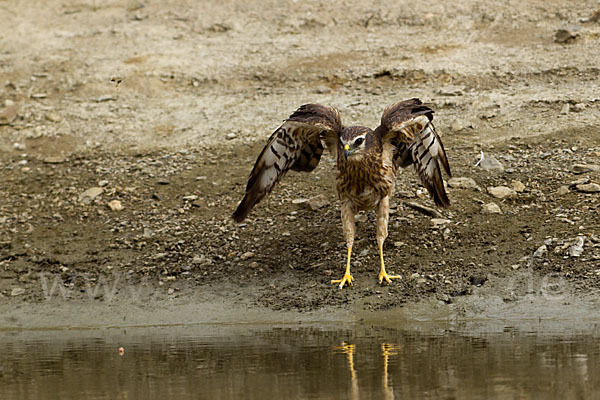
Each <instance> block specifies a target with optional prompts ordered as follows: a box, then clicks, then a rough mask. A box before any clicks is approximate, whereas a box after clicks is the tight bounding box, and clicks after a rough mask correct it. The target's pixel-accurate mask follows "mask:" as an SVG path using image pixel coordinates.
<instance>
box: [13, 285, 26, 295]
mask: <svg viewBox="0 0 600 400" xmlns="http://www.w3.org/2000/svg"><path fill="white" fill-rule="evenodd" d="M22 294H25V289H23V288H20V287H16V288H13V289H12V290H11V291H10V295H11V296H13V297H14V296H20V295H22Z"/></svg>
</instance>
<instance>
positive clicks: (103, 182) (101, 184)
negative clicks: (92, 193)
mask: <svg viewBox="0 0 600 400" xmlns="http://www.w3.org/2000/svg"><path fill="white" fill-rule="evenodd" d="M107 185H108V181H107V180H102V181H100V182H98V186H100V187H104V186H107Z"/></svg>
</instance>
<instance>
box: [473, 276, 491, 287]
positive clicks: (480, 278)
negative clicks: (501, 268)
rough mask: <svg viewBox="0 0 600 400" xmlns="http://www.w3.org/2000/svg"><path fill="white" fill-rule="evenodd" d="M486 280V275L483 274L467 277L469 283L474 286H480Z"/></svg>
mask: <svg viewBox="0 0 600 400" xmlns="http://www.w3.org/2000/svg"><path fill="white" fill-rule="evenodd" d="M487 280H488V277H487V275H485V274H483V273H475V274H473V275H471V276H470V277H469V283H471V285H474V286H481V285H483V284H484V283H485V282H486V281H487Z"/></svg>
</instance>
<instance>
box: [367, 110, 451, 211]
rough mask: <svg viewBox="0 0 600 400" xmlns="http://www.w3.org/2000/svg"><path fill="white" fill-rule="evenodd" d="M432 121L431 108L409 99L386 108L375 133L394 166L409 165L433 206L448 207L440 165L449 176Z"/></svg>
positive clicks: (442, 150)
mask: <svg viewBox="0 0 600 400" xmlns="http://www.w3.org/2000/svg"><path fill="white" fill-rule="evenodd" d="M432 121H433V110H432V109H430V108H429V107H427V106H425V105H423V103H421V100H419V99H416V98H415V99H409V100H404V101H400V102H398V103H396V104H393V105H391V106H389V107H388V108H386V109H385V111H384V112H383V115H382V117H381V125H380V126H379V128H377V131H378V132H379V134H380V135H381V139H382V143H383V148H384V151H390V152H391V153H392V155H393V160H394V164H395V166H396V167H406V166H408V165H410V164H413V165H414V166H415V170H416V171H417V173H418V174H419V177H420V178H421V182H422V183H423V185H424V186H425V187H426V188H427V190H428V191H429V193H430V194H431V196H432V197H433V200H434V201H435V204H436V205H438V206H443V207H448V206H449V205H450V200H449V199H448V195H447V194H446V190H445V189H444V182H443V180H442V173H441V171H440V164H441V165H442V167H443V168H444V171H446V174H448V176H452V174H451V173H450V165H449V164H448V158H447V157H446V152H445V151H444V145H443V144H442V140H441V139H440V137H439V135H438V134H437V132H436V130H435V127H434V126H433V122H432Z"/></svg>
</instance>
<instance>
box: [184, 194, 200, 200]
mask: <svg viewBox="0 0 600 400" xmlns="http://www.w3.org/2000/svg"><path fill="white" fill-rule="evenodd" d="M183 200H185V201H194V200H198V196H196V195H195V194H190V195H188V196H183Z"/></svg>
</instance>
